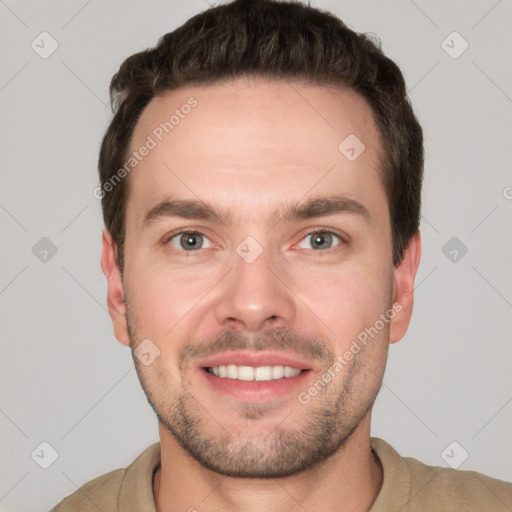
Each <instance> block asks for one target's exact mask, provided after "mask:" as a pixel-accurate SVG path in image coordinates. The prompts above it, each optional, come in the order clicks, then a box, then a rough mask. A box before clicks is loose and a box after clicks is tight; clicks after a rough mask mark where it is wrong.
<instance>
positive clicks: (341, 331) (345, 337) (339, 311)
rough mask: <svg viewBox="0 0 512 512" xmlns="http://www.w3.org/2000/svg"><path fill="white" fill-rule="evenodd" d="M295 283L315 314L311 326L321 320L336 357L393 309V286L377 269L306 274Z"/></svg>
mask: <svg viewBox="0 0 512 512" xmlns="http://www.w3.org/2000/svg"><path fill="white" fill-rule="evenodd" d="M295 282H296V285H295V286H294V287H293V289H294V290H297V295H299V296H300V297H301V298H303V300H304V302H305V303H306V304H307V305H308V306H309V308H310V310H311V311H312V313H314V314H313V315H312V317H311V322H313V323H318V319H320V320H321V323H322V324H323V325H324V326H325V327H326V328H327V331H326V334H327V336H328V337H330V338H332V339H333V344H334V345H335V346H333V349H334V351H335V352H336V353H340V352H343V351H344V350H345V348H346V347H348V346H349V345H350V343H351V342H352V340H354V339H355V338H356V337H357V335H358V334H359V333H361V332H362V331H364V329H365V328H367V327H369V326H372V325H374V324H375V321H376V320H377V319H378V318H379V315H380V314H381V313H383V312H385V311H386V310H387V309H388V307H389V293H390V292H389V290H390V286H391V283H390V281H389V279H388V278H387V274H386V273H384V272H382V271H381V270H380V269H377V268H376V269H375V270H374V271H372V272H370V271H369V270H368V269H366V268H365V269H362V268H359V267H357V266H355V265H353V266H352V265H350V266H348V265H347V266H345V267H344V268H343V269H338V270H333V269H332V268H331V269H329V270H326V271H324V272H317V273H311V272H309V273H303V274H302V275H301V277H300V279H296V281H295ZM299 282H300V283H301V284H300V285H299Z"/></svg>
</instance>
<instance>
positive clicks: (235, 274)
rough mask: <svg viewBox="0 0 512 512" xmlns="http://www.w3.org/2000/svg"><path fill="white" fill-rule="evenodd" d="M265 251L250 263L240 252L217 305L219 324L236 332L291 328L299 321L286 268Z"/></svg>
mask: <svg viewBox="0 0 512 512" xmlns="http://www.w3.org/2000/svg"><path fill="white" fill-rule="evenodd" d="M271 259H272V258H271V257H270V256H269V254H268V253H267V252H265V251H263V253H262V254H261V255H260V256H259V257H258V258H257V259H256V260H254V261H252V262H251V263H249V262H248V261H246V260H245V259H243V258H242V257H241V256H239V255H238V254H236V253H235V254H234V256H233V265H234V266H233V269H232V270H231V272H229V274H228V276H226V279H224V280H223V281H222V282H221V286H222V290H221V293H220V294H219V295H218V300H217V303H216V305H215V317H216V320H217V322H218V323H219V325H222V326H223V327H229V328H230V329H233V330H236V331H254V332H256V331H259V330H263V329H265V328H270V327H289V326H290V325H293V323H294V322H295V320H296V307H297V305H296V300H297V297H296V296H295V295H294V293H293V291H292V290H291V289H290V288H289V287H288V286H287V285H286V282H287V280H289V279H287V276H286V272H285V270H284V269H283V268H282V266H281V265H279V264H278V262H276V261H271Z"/></svg>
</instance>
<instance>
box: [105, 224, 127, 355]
mask: <svg viewBox="0 0 512 512" xmlns="http://www.w3.org/2000/svg"><path fill="white" fill-rule="evenodd" d="M101 268H102V270H103V273H104V274H105V277H106V278H107V285H108V293H107V303H108V312H109V313H110V318H112V324H113V326H114V335H115V337H116V338H117V340H118V341H119V342H120V343H122V344H123V345H127V346H130V336H129V335H128V326H127V323H126V304H125V302H124V290H123V280H122V278H121V272H120V270H119V267H118V266H117V259H116V245H115V243H114V241H113V240H112V235H111V234H110V232H109V231H107V230H106V229H105V230H103V249H102V252H101Z"/></svg>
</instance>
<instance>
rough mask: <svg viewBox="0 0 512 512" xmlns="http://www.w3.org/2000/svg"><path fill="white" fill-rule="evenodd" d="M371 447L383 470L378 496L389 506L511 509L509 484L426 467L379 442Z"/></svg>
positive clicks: (511, 486) (473, 473)
mask: <svg viewBox="0 0 512 512" xmlns="http://www.w3.org/2000/svg"><path fill="white" fill-rule="evenodd" d="M371 445H372V448H373V449H374V451H375V452H376V453H377V455H378V457H379V459H380V460H381V462H382V466H383V470H384V482H383V485H382V489H381V494H383V495H384V497H385V498H386V499H387V500H388V503H389V504H391V503H393V506H395V505H399V506H400V507H403V509H402V510H403V512H406V511H408V510H411V511H412V510H415V511H421V510H438V511H452V510H457V511H459V510H461V511H467V512H476V511H484V510H485V511H488V510H493V511H496V512H499V511H501V510H503V511H504V512H505V511H510V510H511V509H512V484H511V483H508V482H504V481H503V480H498V479H495V478H491V477H489V476H486V475H484V474H482V473H478V472H476V471H462V470H457V469H452V468H445V467H440V466H429V465H427V464H424V463H423V462H420V461H419V460H417V459H414V458H412V457H402V456H401V455H399V454H398V452H396V450H394V449H393V448H392V447H391V446H390V445H389V444H387V443H386V442H385V441H382V440H381V439H377V438H372V442H371ZM381 494H379V496H378V498H377V501H376V502H375V504H377V502H378V500H379V498H380V497H381ZM381 501H382V500H381ZM376 510H378V509H376ZM372 511H373V509H372Z"/></svg>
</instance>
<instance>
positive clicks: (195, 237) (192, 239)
mask: <svg viewBox="0 0 512 512" xmlns="http://www.w3.org/2000/svg"><path fill="white" fill-rule="evenodd" d="M166 243H168V244H170V245H171V246H172V247H174V248H175V249H179V250H184V251H187V252H191V251H197V250H199V249H207V248H209V247H211V242H210V240H209V239H208V238H207V237H206V236H205V235H203V234H202V233H199V232H198V231H184V232H182V233H178V234H177V235H174V236H172V237H170V238H169V239H168V240H167V242H166ZM205 243H206V245H205Z"/></svg>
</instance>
